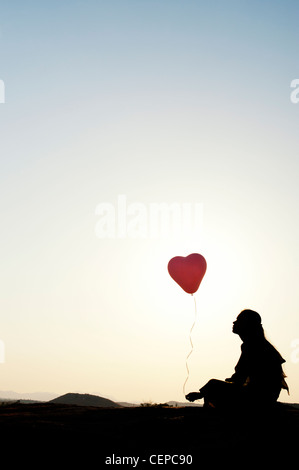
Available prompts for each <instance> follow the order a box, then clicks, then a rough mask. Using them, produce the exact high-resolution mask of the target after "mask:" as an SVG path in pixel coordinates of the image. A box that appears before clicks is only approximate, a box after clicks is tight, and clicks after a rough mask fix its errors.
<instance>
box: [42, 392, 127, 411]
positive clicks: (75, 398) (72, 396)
mask: <svg viewBox="0 0 299 470" xmlns="http://www.w3.org/2000/svg"><path fill="white" fill-rule="evenodd" d="M49 403H56V404H60V405H78V406H98V407H100V408H121V405H119V404H118V403H115V402H114V401H112V400H108V399H107V398H103V397H99V396H97V395H89V394H87V393H84V394H82V393H66V394H65V395H61V396H60V397H57V398H54V399H53V400H50V401H49Z"/></svg>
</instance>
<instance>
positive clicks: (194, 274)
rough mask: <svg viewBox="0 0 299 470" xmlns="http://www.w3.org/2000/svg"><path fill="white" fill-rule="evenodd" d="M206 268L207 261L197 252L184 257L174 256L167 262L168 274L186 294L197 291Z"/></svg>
mask: <svg viewBox="0 0 299 470" xmlns="http://www.w3.org/2000/svg"><path fill="white" fill-rule="evenodd" d="M206 269H207V262H206V260H205V259H204V257H203V256H202V255H200V254H198V253H193V254H192V255H189V256H186V257H184V256H175V257H174V258H172V259H171V260H170V261H169V263H168V272H169V274H170V276H171V277H172V279H174V280H175V282H177V283H178V284H179V286H181V288H182V289H183V290H184V291H185V292H187V294H194V292H196V291H197V289H198V288H199V286H200V283H201V281H202V278H203V277H204V275H205V272H206Z"/></svg>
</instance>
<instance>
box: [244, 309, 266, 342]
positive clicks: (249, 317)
mask: <svg viewBox="0 0 299 470" xmlns="http://www.w3.org/2000/svg"><path fill="white" fill-rule="evenodd" d="M238 320H240V321H241V322H242V324H243V325H244V327H245V328H246V331H247V332H248V333H249V334H251V335H256V336H263V337H264V336H265V335H264V329H263V326H262V319H261V316H260V314H259V313H257V312H255V311H254V310H250V309H246V310H242V312H241V313H240V314H239V315H238Z"/></svg>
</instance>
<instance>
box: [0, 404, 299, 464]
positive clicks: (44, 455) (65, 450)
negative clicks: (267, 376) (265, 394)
mask: <svg viewBox="0 0 299 470" xmlns="http://www.w3.org/2000/svg"><path fill="white" fill-rule="evenodd" d="M0 436H1V447H2V458H4V456H5V455H8V456H9V457H10V462H11V463H12V464H13V463H15V464H17V463H18V464H27V463H28V464H30V465H31V468H44V467H45V466H48V465H49V467H50V466H52V468H71V465H73V464H77V468H80V467H82V468H84V469H85V468H86V469H88V468H111V467H113V466H114V467H115V466H116V465H125V466H126V467H129V468H144V467H154V468H156V467H155V466H156V465H159V467H160V466H161V465H162V466H163V467H164V465H166V466H167V468H169V467H172V466H173V465H175V466H178V465H179V466H180V465H182V464H183V463H184V464H185V466H186V465H188V467H189V468H190V467H194V468H195V467H196V468H203V467H206V464H205V465H204V464H203V461H204V460H205V462H206V463H207V460H206V459H207V458H208V459H209V462H210V463H211V464H212V463H213V462H215V463H216V462H218V463H219V462H220V463H221V462H222V463H223V464H229V465H230V466H231V467H232V466H233V467H234V465H235V464H236V467H238V468H240V466H241V465H243V464H244V463H245V462H248V463H249V462H252V463H253V464H254V463H260V464H261V463H262V461H265V462H267V468H268V467H269V466H270V462H272V461H273V462H275V464H277V465H278V462H282V463H283V464H284V466H285V465H287V464H294V460H293V458H296V457H295V456H296V454H297V449H298V444H299V409H296V408H295V407H292V406H290V405H283V404H278V405H277V407H276V409H275V410H271V411H266V410H262V409H260V410H254V411H252V412H250V413H247V414H244V413H230V412H226V413H219V412H217V411H216V410H207V409H204V408H201V407H194V408H193V407H155V406H151V407H131V408H99V407H91V406H76V405H61V404H55V403H34V404H22V403H15V404H6V405H5V406H1V407H0ZM176 455H178V456H180V457H174V456H176ZM152 456H154V457H152ZM158 456H162V457H158ZM166 456H171V458H168V457H166ZM187 456H191V457H189V462H186V457H187ZM133 457H134V458H135V460H134V461H133V459H132V458H133ZM137 457H138V461H137V460H136V459H137ZM184 457H185V460H184V462H183V459H184ZM191 460H192V463H191ZM66 465H67V466H66ZM159 467H158V468H159ZM175 468H176V467H175ZM212 468H213V467H212ZM217 468H218V466H217Z"/></svg>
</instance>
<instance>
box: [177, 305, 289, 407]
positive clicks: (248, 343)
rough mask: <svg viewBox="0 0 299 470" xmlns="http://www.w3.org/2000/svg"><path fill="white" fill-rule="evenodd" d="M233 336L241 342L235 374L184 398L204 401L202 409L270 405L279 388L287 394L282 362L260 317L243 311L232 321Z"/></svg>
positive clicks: (277, 394) (255, 313)
mask: <svg viewBox="0 0 299 470" xmlns="http://www.w3.org/2000/svg"><path fill="white" fill-rule="evenodd" d="M232 331H233V333H235V334H238V335H239V336H240V338H241V340H242V341H243V344H242V345H241V356H240V359H239V361H238V363H237V365H236V367H235V373H234V374H233V375H232V376H231V377H230V378H228V379H226V380H225V381H222V380H216V379H212V380H210V381H209V382H208V383H207V384H206V385H204V386H203V387H202V388H201V389H200V390H199V392H191V393H189V394H188V395H186V399H187V400H189V401H191V402H193V401H195V400H198V399H200V398H203V399H204V406H206V407H212V408H222V409H224V408H232V407H237V408H239V407H251V406H257V405H262V406H265V405H266V406H267V405H273V404H275V402H276V401H277V399H278V397H279V394H280V391H281V389H282V388H283V389H286V390H287V391H288V386H287V384H286V382H285V377H286V376H285V374H284V372H283V369H282V364H283V363H284V362H285V360H284V359H283V358H282V357H281V355H280V354H279V352H278V351H277V350H276V349H275V348H274V346H272V344H271V343H269V341H267V339H266V338H265V335H264V330H263V327H262V323H261V317H260V315H259V314H258V313H257V312H255V311H253V310H243V311H242V312H241V313H240V314H239V315H238V316H237V319H236V321H234V322H233V330H232Z"/></svg>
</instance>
